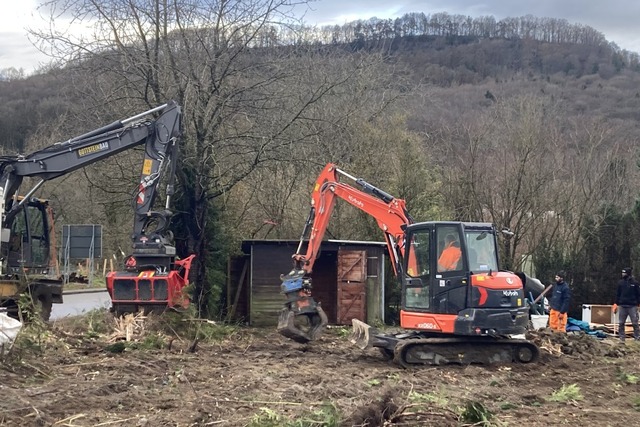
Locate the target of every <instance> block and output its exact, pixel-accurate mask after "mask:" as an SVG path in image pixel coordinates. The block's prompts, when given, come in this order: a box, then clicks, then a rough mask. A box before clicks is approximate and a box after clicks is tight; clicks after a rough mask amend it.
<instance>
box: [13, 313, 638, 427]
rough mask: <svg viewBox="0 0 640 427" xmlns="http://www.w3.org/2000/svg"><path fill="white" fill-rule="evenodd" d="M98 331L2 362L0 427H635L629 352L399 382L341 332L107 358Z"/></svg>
mask: <svg viewBox="0 0 640 427" xmlns="http://www.w3.org/2000/svg"><path fill="white" fill-rule="evenodd" d="M105 316H106V315H105ZM94 320H95V319H93V320H92V319H89V320H87V319H83V320H82V321H75V322H73V321H67V322H66V323H59V324H54V325H49V326H48V327H47V328H46V330H45V331H42V332H39V333H36V334H33V333H25V334H23V335H24V336H21V339H20V340H18V342H17V343H16V345H15V347H14V348H13V349H12V350H11V351H10V352H9V353H8V354H5V355H4V357H3V359H4V361H3V362H2V364H1V365H0V378H1V379H0V426H53V425H56V426H149V427H151V426H185V427H186V426H280V425H290V426H294V425H295V426H322V425H342V426H367V425H368V426H382V425H384V426H400V425H402V426H428V425H434V426H461V425H495V426H504V425H509V426H510V425H518V424H523V423H524V424H526V425H528V426H549V425H554V426H555V425H598V426H609V425H625V424H626V425H635V424H637V419H638V417H639V416H640V414H639V413H638V412H637V411H638V409H639V408H640V365H639V363H638V362H639V360H640V345H638V344H637V343H635V342H629V341H628V342H627V344H626V345H622V344H619V343H618V342H617V340H614V339H611V338H608V339H605V340H603V341H598V340H596V339H594V338H592V337H590V336H586V335H584V334H581V335H559V334H552V333H550V332H547V331H540V332H538V333H536V334H535V335H532V336H531V337H530V338H531V339H533V340H535V341H536V342H537V343H538V344H539V345H540V346H541V348H542V357H541V360H540V361H539V362H538V363H535V364H527V365H502V366H446V367H428V368H422V369H402V368H399V367H397V366H395V365H393V364H392V363H391V362H389V361H386V360H385V359H384V358H383V357H382V355H381V354H379V353H378V352H377V351H376V350H374V349H369V350H360V349H357V348H355V347H353V346H352V345H351V344H350V343H349V341H348V339H347V337H346V334H345V332H346V331H345V329H339V328H336V329H331V330H329V331H327V333H326V334H325V335H324V336H323V337H322V338H321V339H320V340H319V341H317V342H314V343H312V344H309V345H302V344H298V343H295V342H293V341H289V340H287V339H285V338H283V337H281V336H279V335H277V334H276V333H275V332H274V331H271V330H258V329H250V328H235V329H234V330H232V332H231V333H230V334H228V335H226V336H225V338H224V339H221V340H218V341H217V342H213V341H206V342H205V341H204V340H201V341H199V342H195V341H191V340H188V339H184V338H180V337H178V335H177V334H173V335H172V334H166V332H165V335H158V333H157V332H152V331H153V328H152V327H150V326H147V327H146V329H145V330H144V331H143V332H140V331H138V332H139V334H138V336H135V334H133V335H132V337H131V338H132V339H138V340H139V341H138V343H139V344H140V345H138V346H137V348H136V346H135V345H133V346H130V345H129V344H124V343H123V342H116V344H115V345H114V342H113V337H114V333H113V330H106V331H104V333H101V334H96V333H95V331H94V330H93V329H92V328H93V326H92V322H94ZM163 330H165V331H166V328H165V329H163ZM174 330H175V327H174ZM145 335H146V337H147V339H146V340H145V338H144V336H145ZM150 336H151V337H155V341H153V340H150V339H149V338H148V337H150ZM158 337H160V338H161V339H158ZM132 342H134V341H132ZM141 343H146V344H145V345H146V346H142V344H141ZM150 343H151V344H157V345H159V346H161V347H163V348H160V349H149V347H152V346H150V345H149V344H150ZM125 348H126V350H124V349H125ZM42 350H44V351H43V352H42ZM120 350H124V351H122V352H118V351H120ZM189 350H192V351H193V352H190V351H189ZM567 353H570V354H567ZM563 386H565V392H559V390H561V389H562V387H563ZM567 390H568V391H567ZM572 390H573V391H574V392H576V391H577V392H579V394H581V395H582V398H580V397H579V396H577V395H575V394H574V395H572V394H571V393H570V392H571V391H572ZM554 393H555V394H554ZM554 396H556V397H559V398H560V399H559V400H560V401H554ZM563 397H568V399H565V400H563ZM474 413H475V415H476V417H475V418H473V417H471V415H473V414H474ZM332 416H333V418H332ZM336 419H339V421H336ZM483 420H486V421H488V422H485V423H483V422H482V421H483Z"/></svg>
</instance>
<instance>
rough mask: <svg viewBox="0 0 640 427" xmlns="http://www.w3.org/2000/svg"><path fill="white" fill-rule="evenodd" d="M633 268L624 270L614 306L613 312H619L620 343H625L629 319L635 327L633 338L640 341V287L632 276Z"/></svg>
mask: <svg viewBox="0 0 640 427" xmlns="http://www.w3.org/2000/svg"><path fill="white" fill-rule="evenodd" d="M632 271H633V270H632V269H631V267H627V268H623V269H622V279H620V281H619V282H618V291H617V292H616V302H615V303H614V304H613V312H614V313H615V312H616V311H617V312H618V325H619V326H618V333H619V336H620V341H622V342H624V339H625V335H626V331H625V327H624V325H625V322H626V321H627V317H629V318H630V319H631V324H632V325H633V337H634V338H635V339H636V341H637V340H640V328H638V304H640V285H638V282H636V280H635V279H634V278H633V276H632V275H631V273H632Z"/></svg>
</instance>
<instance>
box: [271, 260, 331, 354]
mask: <svg viewBox="0 0 640 427" xmlns="http://www.w3.org/2000/svg"><path fill="white" fill-rule="evenodd" d="M304 273H305V272H304V271H301V270H292V271H291V272H290V273H289V274H287V275H283V276H281V277H280V279H281V280H282V285H281V288H282V293H284V294H285V295H286V296H287V302H286V304H285V307H284V308H283V309H282V311H281V312H280V317H279V318H278V332H279V333H280V334H281V335H284V336H285V337H287V338H289V339H292V340H294V341H296V342H299V343H303V344H304V343H307V342H309V341H314V340H315V339H317V338H318V337H319V336H320V335H321V334H322V332H323V331H324V328H325V326H327V323H328V320H327V315H326V314H325V312H324V310H323V309H322V307H320V303H318V302H316V301H315V300H314V299H313V297H312V296H311V279H309V278H306V277H305V274H304Z"/></svg>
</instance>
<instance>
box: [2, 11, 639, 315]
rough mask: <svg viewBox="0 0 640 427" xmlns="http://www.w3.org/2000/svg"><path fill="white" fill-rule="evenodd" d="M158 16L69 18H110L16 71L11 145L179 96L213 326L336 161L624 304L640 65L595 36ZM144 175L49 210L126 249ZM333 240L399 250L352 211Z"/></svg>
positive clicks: (588, 296) (61, 197)
mask: <svg viewBox="0 0 640 427" xmlns="http://www.w3.org/2000/svg"><path fill="white" fill-rule="evenodd" d="M59 3H60V6H63V5H64V3H63V2H62V1H61V2H59ZM151 3H152V4H153V5H154V7H156V10H155V12H157V13H155V14H147V13H146V9H143V8H141V7H139V6H138V5H137V4H136V2H131V3H129V4H128V5H127V7H126V8H124V9H123V8H121V7H120V4H119V3H118V2H116V1H107V2H104V5H102V6H101V7H100V8H98V7H96V6H95V4H93V2H89V1H86V2H83V1H80V2H75V3H73V4H71V6H69V5H68V4H67V6H68V7H69V9H68V10H66V12H67V13H68V14H69V15H70V16H76V17H77V18H78V19H85V18H86V17H87V16H92V17H93V19H94V21H92V22H94V23H95V29H96V39H95V40H94V41H93V42H92V43H79V42H77V41H74V40H73V39H72V37H71V35H68V34H65V33H58V32H56V30H55V27H52V30H51V32H50V33H40V34H34V36H39V37H40V40H42V41H55V42H56V45H55V47H56V49H58V50H57V51H54V52H56V53H57V55H58V56H57V59H58V60H59V62H57V63H56V65H52V66H50V67H49V68H48V69H46V70H42V72H41V73H39V74H38V75H33V76H29V77H22V76H21V75H20V74H19V73H18V74H16V73H15V70H4V73H2V74H3V76H4V77H5V78H4V80H3V81H1V82H0V101H2V102H1V104H0V105H1V107H0V109H1V111H2V114H0V130H1V133H0V135H2V147H3V150H4V153H9V154H11V153H15V152H17V151H18V152H29V151H32V150H34V149H36V148H39V147H42V146H45V145H49V144H52V143H54V142H57V141H61V140H65V139H68V138H70V137H72V136H75V135H78V134H80V133H83V132H85V131H88V130H91V129H94V128H97V127H99V126H101V125H104V124H107V123H110V122H111V121H113V120H117V119H122V118H125V117H128V116H130V115H133V114H136V113H139V112H141V111H145V110H147V109H148V108H149V107H154V106H156V105H160V104H162V103H164V102H165V101H166V100H168V99H176V100H177V101H178V103H179V104H181V105H183V106H184V111H185V121H184V126H185V138H184V143H183V145H184V146H183V149H182V152H183V160H182V163H181V166H180V170H179V192H178V197H177V198H176V203H175V210H176V212H178V215H177V217H176V221H175V224H176V240H177V244H178V248H179V249H180V250H181V252H182V254H183V255H184V254H186V253H189V252H197V253H198V254H199V255H200V256H199V258H198V266H197V268H196V269H195V271H196V273H195V274H194V277H193V280H194V281H195V282H196V287H197V290H198V291H199V295H200V302H201V308H203V310H205V312H206V311H208V312H209V314H211V315H218V314H220V313H219V311H218V308H219V307H220V295H221V293H220V290H221V289H222V286H223V285H224V273H225V263H226V259H227V257H228V255H229V254H231V253H233V252H234V251H237V250H238V249H239V245H238V243H239V242H240V241H241V240H242V239H249V238H251V239H258V238H280V239H284V238H286V239H297V238H298V237H299V234H300V232H301V230H302V226H303V223H304V220H305V219H306V215H307V210H308V203H309V195H310V192H311V184H312V182H313V180H314V179H315V177H316V175H317V173H318V172H319V171H320V170H321V168H322V166H323V165H324V164H325V163H327V162H336V163H338V164H339V165H340V166H341V167H342V168H343V169H345V170H346V171H349V172H350V173H352V174H354V175H357V176H360V177H362V178H364V179H366V180H367V181H369V182H371V183H373V184H375V185H376V186H378V187H380V188H383V189H384V190H386V191H387V192H389V193H391V194H393V195H394V196H396V197H400V198H404V199H406V201H407V206H408V207H409V209H410V210H411V213H412V215H413V216H414V217H415V218H416V219H418V220H432V219H455V220H474V221H488V222H493V223H495V224H496V225H497V226H498V227H499V228H509V229H510V230H512V231H513V232H514V236H513V237H512V238H510V239H505V240H503V241H502V245H503V247H502V249H503V253H502V260H503V263H504V266H505V268H511V269H519V268H522V267H523V265H524V264H526V263H525V260H528V261H530V262H529V264H531V263H532V265H533V266H534V267H535V274H536V275H538V277H540V278H541V279H542V280H543V281H545V282H549V281H550V279H551V277H552V274H553V273H554V272H555V270H557V269H560V268H563V269H567V270H568V271H569V272H570V275H571V277H570V278H571V280H572V283H573V287H574V290H575V292H574V294H575V297H574V308H573V309H574V310H577V309H578V307H579V304H581V303H583V302H589V303H610V302H611V301H612V298H613V292H614V291H613V289H614V283H615V281H616V280H617V277H618V274H617V272H619V271H620V269H621V268H622V267H625V266H628V265H631V266H637V267H638V268H640V246H638V243H637V241H638V237H639V236H640V226H638V221H637V215H638V213H640V211H639V210H638V206H640V205H636V200H637V198H638V188H640V174H639V173H638V172H639V171H638V160H639V159H638V150H637V145H638V144H637V142H638V140H639V139H640V127H639V126H638V119H639V118H640V113H639V111H640V109H639V107H640V89H638V88H640V84H639V83H640V61H639V56H638V54H637V53H633V52H628V51H624V50H620V49H619V48H618V47H617V46H616V45H615V44H614V43H611V42H609V41H607V40H606V39H605V38H604V36H603V35H602V34H600V33H599V32H598V31H596V30H594V29H593V28H590V27H586V26H583V25H580V24H570V23H568V22H566V21H564V20H557V19H552V18H542V17H540V18H538V17H532V16H526V17H519V18H509V19H505V20H501V21H497V20H495V19H494V18H492V17H480V18H472V17H465V16H458V15H448V14H434V15H428V14H423V13H415V14H408V15H405V16H404V17H401V18H398V19H395V20H378V19H375V18H373V19H371V20H367V21H357V22H352V23H348V24H345V25H343V26H332V27H324V28H309V27H305V26H304V25H301V24H300V23H299V22H294V21H292V20H291V19H290V18H291V17H290V16H289V15H287V11H286V10H283V9H282V8H283V5H284V4H285V3H284V2H276V3H273V2H268V1H263V0H254V1H252V2H251V3H252V5H253V7H252V8H241V7H240V6H239V5H235V4H225V5H224V6H221V8H220V9H216V10H199V9H190V6H189V5H188V2H181V1H178V2H177V4H178V6H179V7H178V8H176V9H171V10H164V9H163V6H162V4H163V3H162V2H157V1H154V2H151ZM74 7H78V8H77V9H75V8H74ZM145 7H146V6H145ZM274 22H280V23H281V24H274ZM294 23H295V25H293V24H294ZM285 24H286V25H285ZM98 35H99V37H98ZM138 163H139V159H137V158H136V156H132V155H131V153H128V154H125V155H122V156H120V157H118V158H116V159H113V160H110V161H108V162H105V163H103V164H102V163H101V164H98V165H95V166H92V167H89V168H86V170H84V171H83V172H79V173H77V174H74V175H72V176H68V177H64V178H62V179H60V180H59V181H58V182H57V183H56V185H50V186H49V187H47V188H45V189H44V190H43V191H44V194H43V196H46V197H50V198H51V199H52V200H53V203H54V205H55V206H56V207H57V209H58V212H59V214H58V217H57V220H58V222H60V223H62V224H68V223H89V222H95V223H101V224H104V226H105V239H106V240H105V253H106V254H107V255H108V256H111V254H120V250H124V251H125V252H126V249H127V248H128V236H129V229H130V226H129V221H130V205H129V204H130V193H131V190H132V189H133V188H134V186H135V183H136V179H137V175H138V173H139V165H138ZM328 237H332V238H341V239H373V240H380V239H381V235H380V233H379V230H378V229H377V225H376V224H375V222H374V221H372V220H371V219H370V218H368V217H366V216H364V215H362V214H360V213H359V212H354V211H353V209H352V208H351V207H349V206H341V205H338V207H337V209H336V212H335V214H334V219H333V221H332V223H331V225H330V227H329V236H328ZM283 273H284V272H283ZM274 280H277V278H274ZM390 294H391V293H390ZM207 302H209V303H210V304H207Z"/></svg>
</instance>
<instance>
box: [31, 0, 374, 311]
mask: <svg viewBox="0 0 640 427" xmlns="http://www.w3.org/2000/svg"><path fill="white" fill-rule="evenodd" d="M297 3H300V2H296V1H290V0H244V1H238V2H225V1H220V2H218V1H214V2H193V1H188V0H106V1H97V0H74V1H68V0H50V1H46V2H44V3H43V7H45V8H48V9H49V10H51V11H52V15H51V16H52V18H51V19H52V24H53V25H52V26H51V29H52V30H51V31H48V32H47V33H45V32H34V35H35V36H37V37H39V40H40V41H42V42H49V43H50V44H51V47H52V49H53V50H54V52H55V54H56V55H58V57H59V58H61V59H64V60H65V61H66V62H67V63H68V64H69V66H68V71H69V72H73V73H75V75H76V79H77V86H76V88H77V90H78V91H79V92H80V93H81V99H83V100H84V102H85V103H86V108H85V109H84V110H85V111H91V112H95V111H96V110H98V109H101V110H111V111H115V110H119V111H120V114H118V116H121V115H122V114H121V112H122V109H123V108H126V109H127V110H133V111H135V110H138V111H139V110H140V106H141V105H144V106H145V107H146V106H149V107H151V106H156V105H159V104H162V103H163V102H165V101H166V100H168V99H176V100H177V101H178V103H179V104H181V105H182V106H184V113H185V114H184V125H185V144H184V147H183V150H182V152H183V159H182V164H181V167H180V171H179V186H180V192H179V200H180V202H181V206H182V209H183V210H184V213H185V215H183V216H182V218H180V219H179V223H180V224H183V225H184V230H185V233H186V244H185V250H186V251H188V252H195V253H197V254H198V258H197V259H196V266H195V269H194V270H195V280H194V281H195V283H196V287H197V291H196V294H197V296H199V300H200V304H199V308H200V310H201V312H202V313H205V314H206V300H207V299H208V296H207V295H208V293H209V290H210V289H212V288H213V287H215V286H216V285H218V286H219V285H221V284H220V283H218V284H214V283H209V282H207V274H206V266H207V264H208V263H211V262H212V261H211V257H212V256H213V255H212V254H210V251H211V243H212V242H213V241H214V240H215V239H220V238H219V236H215V235H211V234H210V233H209V231H210V228H209V225H210V224H209V222H210V221H211V219H212V218H213V217H214V216H215V215H214V214H215V212H213V211H215V210H217V209H219V206H220V204H217V203H215V201H216V200H217V199H219V198H221V197H222V196H226V195H227V194H229V192H230V191H231V190H232V189H233V188H234V187H235V186H236V185H238V184H239V183H242V182H244V181H245V180H247V179H249V178H250V177H251V176H252V175H253V174H258V173H261V172H260V171H263V170H265V169H268V168H270V167H272V166H273V165H274V164H276V163H278V162H286V161H289V159H290V153H291V152H292V149H294V148H295V147H301V149H300V150H299V151H298V152H304V147H305V146H306V145H307V144H309V143H311V142H314V141H316V140H317V139H320V137H321V136H322V135H321V133H320V132H322V131H323V130H322V129H319V128H318V126H317V123H318V122H322V121H323V120H325V119H328V120H336V118H335V117H334V118H331V117H330V115H329V114H325V115H324V116H320V117H319V116H318V115H317V112H318V110H317V109H315V107H316V105H318V104H321V103H322V102H323V100H324V99H325V98H327V97H330V96H332V95H333V94H334V93H335V92H339V91H340V90H341V87H342V86H344V85H346V84H347V83H348V82H350V81H351V80H352V79H353V78H354V77H356V76H357V75H358V73H359V72H360V71H362V70H364V69H366V68H367V67H370V66H371V65H372V64H375V63H378V62H379V58H372V59H371V58H369V57H368V56H367V54H365V53H362V54H360V55H358V56H355V57H354V56H351V55H350V53H349V52H341V51H339V50H333V51H328V50H326V49H324V48H322V47H317V46H314V45H310V44H305V43H299V40H305V39H306V37H305V31H306V30H305V29H304V28H303V27H301V26H299V25H297V23H296V22H295V21H294V20H292V19H291V16H292V15H291V12H292V7H293V6H294V5H295V4H297ZM58 16H60V17H62V16H68V17H71V19H72V21H74V22H80V23H88V24H91V25H92V27H93V33H92V34H91V35H89V36H87V35H80V36H77V37H74V35H73V34H71V33H69V32H68V31H66V28H65V29H63V30H62V31H58V30H57V28H59V26H58V27H57V26H56V25H55V24H56V23H58V21H59V19H58V18H56V17H58ZM285 37H286V38H285ZM332 58H334V59H332ZM326 64H330V66H328V65H326ZM376 89H379V88H376ZM370 90H373V88H370ZM354 101H355V103H354V105H352V109H354V110H355V109H357V108H358V106H359V105H361V103H362V102H364V101H359V100H354ZM345 120H348V118H342V120H338V122H340V121H341V122H342V124H344V122H345ZM330 125H331V126H340V125H341V123H336V122H331V123H330ZM329 127H330V126H329ZM301 160H303V161H304V160H305V159H301ZM217 230H218V231H219V232H220V230H221V229H220V228H218V229H217Z"/></svg>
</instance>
